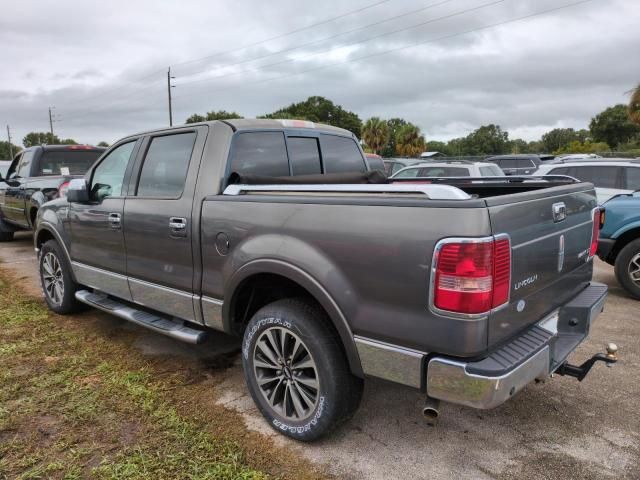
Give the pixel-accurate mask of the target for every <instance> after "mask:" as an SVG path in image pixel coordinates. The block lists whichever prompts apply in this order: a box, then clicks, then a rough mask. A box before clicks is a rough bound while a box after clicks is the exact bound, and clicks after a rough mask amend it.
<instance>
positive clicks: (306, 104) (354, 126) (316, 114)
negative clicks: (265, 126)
mask: <svg viewBox="0 0 640 480" xmlns="http://www.w3.org/2000/svg"><path fill="white" fill-rule="evenodd" d="M262 118H288V119H297V120H309V121H311V122H318V123H325V124H327V125H333V126H334V127H340V128H344V129H345V130H349V131H351V132H353V133H354V134H355V135H356V136H357V137H360V134H361V129H362V120H360V117H358V115H356V114H355V113H353V112H350V111H348V110H345V109H344V108H342V107H341V106H340V105H336V104H334V103H333V102H332V101H331V100H328V99H326V98H324V97H319V96H315V97H309V98H307V99H306V100H305V101H303V102H299V103H292V104H291V105H289V106H288V107H285V108H281V109H280V110H276V111H275V112H273V113H269V114H267V115H264V117H262Z"/></svg>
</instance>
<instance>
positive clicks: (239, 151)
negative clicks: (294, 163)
mask: <svg viewBox="0 0 640 480" xmlns="http://www.w3.org/2000/svg"><path fill="white" fill-rule="evenodd" d="M231 173H237V174H240V175H260V176H265V177H285V176H289V161H288V160H287V148H286V147H285V144H284V134H283V133H282V132H247V133H239V134H238V135H236V137H235V139H234V142H233V152H232V154H231Z"/></svg>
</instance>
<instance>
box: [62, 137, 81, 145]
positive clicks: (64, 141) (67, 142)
mask: <svg viewBox="0 0 640 480" xmlns="http://www.w3.org/2000/svg"><path fill="white" fill-rule="evenodd" d="M59 143H60V144H61V145H78V142H76V141H75V140H74V139H73V138H63V139H62V140H60V142H59Z"/></svg>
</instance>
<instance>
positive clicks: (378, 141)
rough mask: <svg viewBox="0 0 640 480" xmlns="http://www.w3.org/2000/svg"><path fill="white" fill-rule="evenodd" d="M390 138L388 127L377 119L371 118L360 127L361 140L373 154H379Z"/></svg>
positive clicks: (384, 122)
mask: <svg viewBox="0 0 640 480" xmlns="http://www.w3.org/2000/svg"><path fill="white" fill-rule="evenodd" d="M390 137H391V132H390V130H389V125H387V122H386V121H384V120H381V119H380V118H378V117H371V118H370V119H369V120H367V121H366V122H365V123H364V125H363V126H362V139H363V140H364V142H365V144H366V145H367V147H368V148H369V149H371V151H372V152H373V153H380V151H381V150H382V149H383V148H384V147H386V146H387V144H388V143H389V138H390Z"/></svg>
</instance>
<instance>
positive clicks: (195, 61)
mask: <svg viewBox="0 0 640 480" xmlns="http://www.w3.org/2000/svg"><path fill="white" fill-rule="evenodd" d="M390 1H392V0H380V1H377V2H375V3H372V4H369V5H365V6H364V7H360V8H357V9H355V10H350V11H348V12H345V13H343V14H340V15H337V16H335V17H330V18H327V19H324V20H321V21H319V22H315V23H312V24H309V25H306V26H304V27H300V28H296V29H294V30H291V31H288V32H285V33H280V34H278V35H275V36H273V37H269V38H265V39H262V40H258V41H256V42H252V43H249V44H246V45H243V46H241V47H236V48H233V49H230V50H226V51H221V52H217V53H214V54H211V55H207V56H204V57H200V58H195V59H191V60H185V61H182V62H178V63H174V64H173V66H174V67H175V66H178V65H187V64H191V63H197V62H200V61H203V60H208V59H212V58H216V57H218V56H221V55H227V54H230V53H235V52H238V51H241V50H245V49H247V48H250V47H255V46H257V45H260V44H262V43H266V42H270V41H273V40H277V39H280V38H284V37H287V36H290V35H293V34H295V33H299V32H303V31H305V30H310V29H312V28H315V27H318V26H320V25H325V24H327V23H331V22H333V21H335V20H339V19H341V18H344V17H348V16H350V15H354V14H356V13H360V12H363V11H365V10H368V9H371V8H374V7H377V6H379V5H382V4H383V3H388V2H390ZM162 73H164V69H163V70H155V71H153V72H152V73H150V74H149V75H146V76H144V77H141V78H138V79H136V80H133V81H130V82H127V83H125V84H124V85H120V86H118V87H115V88H112V89H109V90H107V91H105V92H101V93H99V94H96V95H89V96H87V97H85V98H82V99H80V100H78V101H80V102H85V101H90V100H94V99H97V98H102V97H104V96H106V95H109V94H111V93H117V92H120V91H121V90H122V87H123V86H125V87H126V86H127V85H132V84H134V83H139V82H142V81H144V80H147V79H149V78H152V77H156V76H159V75H160V74H162ZM139 88H146V87H145V86H140V87H139Z"/></svg>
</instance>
